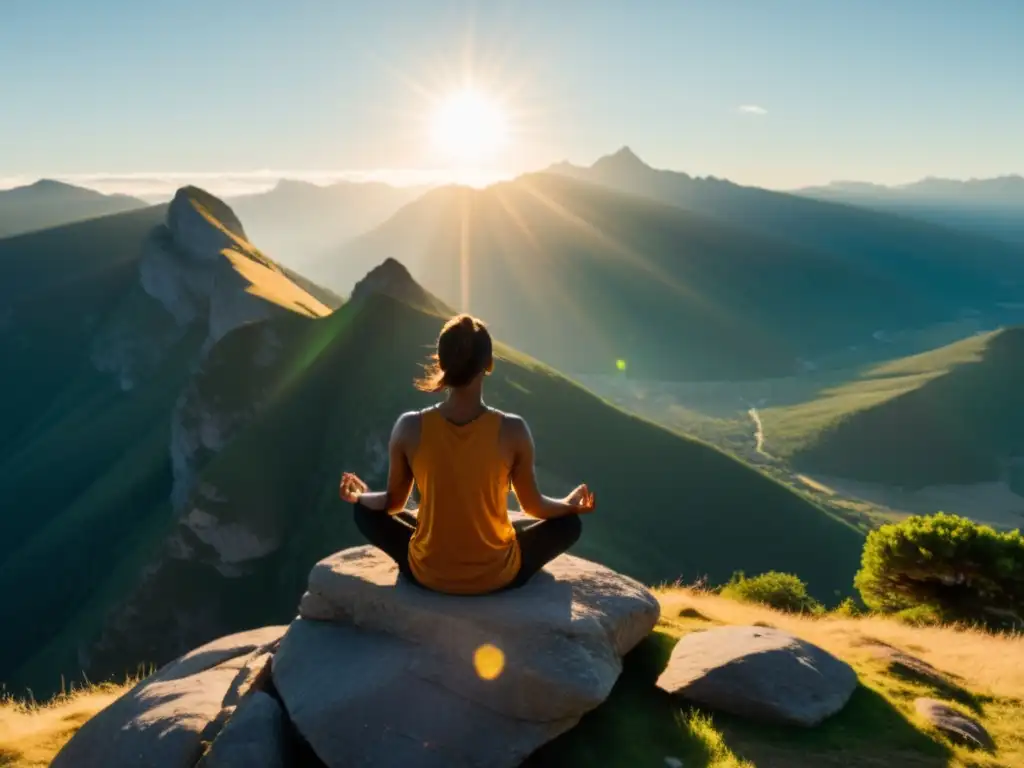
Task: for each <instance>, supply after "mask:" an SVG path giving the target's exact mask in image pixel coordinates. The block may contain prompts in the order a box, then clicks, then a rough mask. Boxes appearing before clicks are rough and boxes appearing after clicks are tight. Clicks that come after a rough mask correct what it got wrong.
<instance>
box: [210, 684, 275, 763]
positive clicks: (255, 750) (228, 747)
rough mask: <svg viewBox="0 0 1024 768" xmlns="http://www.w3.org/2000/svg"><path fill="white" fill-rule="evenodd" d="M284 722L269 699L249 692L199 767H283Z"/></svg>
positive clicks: (256, 692) (270, 697)
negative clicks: (249, 694)
mask: <svg viewBox="0 0 1024 768" xmlns="http://www.w3.org/2000/svg"><path fill="white" fill-rule="evenodd" d="M287 722H288V721H287V719H286V718H285V714H284V710H283V709H282V708H281V705H280V704H278V703H277V700H276V699H275V698H274V697H273V696H270V695H268V694H266V693H264V692H263V691H255V692H253V694H252V695H251V696H249V697H247V698H246V699H245V700H244V701H243V702H242V703H241V704H239V705H238V708H237V709H236V710H235V713H234V714H233V715H232V716H231V719H230V720H229V721H228V723H227V725H225V726H224V729H223V730H222V731H221V732H220V733H219V734H218V735H217V738H216V739H215V740H214V742H213V744H212V745H210V749H209V751H208V752H207V753H206V754H205V755H204V756H203V759H202V760H200V761H199V768H285V766H286V765H287V758H286V753H287V751H288V735H287V727H288V726H287Z"/></svg>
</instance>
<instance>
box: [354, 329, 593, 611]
mask: <svg viewBox="0 0 1024 768" xmlns="http://www.w3.org/2000/svg"><path fill="white" fill-rule="evenodd" d="M436 360H437V363H436V364H435V365H433V366H431V368H430V369H429V371H428V375H427V376H426V377H424V378H423V379H421V380H420V381H418V382H417V386H418V387H419V388H420V389H422V390H424V391H427V392H441V391H447V393H448V397H447V399H446V400H445V401H444V402H443V403H441V404H439V405H437V406H435V407H434V408H430V409H427V410H425V411H420V412H413V413H406V414H403V415H402V416H401V417H399V419H398V421H397V422H396V423H395V427H394V429H393V430H392V433H391V441H390V444H389V447H388V448H389V459H390V461H389V467H388V489H387V491H383V492H376V493H374V492H371V491H370V490H369V488H368V487H367V485H366V483H364V482H363V481H362V480H360V479H359V478H358V477H357V476H355V475H354V474H352V473H348V472H346V473H345V474H344V475H343V476H342V481H341V489H340V493H341V497H342V499H344V500H345V501H348V502H351V503H353V504H355V520H356V524H357V525H358V526H359V530H360V531H361V532H362V533H363V535H364V536H365V537H366V538H367V539H368V540H369V541H370V543H372V544H374V545H376V546H377V547H379V548H380V549H381V550H383V551H384V552H385V553H386V554H388V555H389V556H390V557H391V558H393V559H394V560H395V562H396V563H397V564H398V567H399V569H400V570H401V572H402V573H403V574H405V575H406V576H407V577H408V578H410V579H412V580H413V581H415V582H417V583H418V584H420V585H421V586H424V587H427V588H429V589H433V590H436V591H439V592H448V593H453V594H484V593H488V592H494V591H496V590H499V589H505V588H509V587H517V586H521V585H522V584H525V583H526V582H527V580H529V579H530V577H531V576H532V575H533V574H535V573H536V572H537V571H539V570H540V569H541V568H543V566H544V564H545V563H547V562H549V561H550V560H551V559H553V558H554V557H557V556H558V555H559V554H561V553H562V552H565V551H566V550H567V549H568V548H569V547H571V546H572V545H573V543H575V541H576V540H577V539H578V538H579V536H580V530H581V524H580V520H579V515H580V514H582V513H585V512H591V511H593V509H594V495H593V494H592V493H591V492H590V490H589V489H588V488H587V486H586V485H581V486H579V487H578V488H576V489H575V490H574V491H573V492H572V493H570V494H569V495H568V496H566V497H565V498H563V499H553V498H550V497H547V496H544V495H542V494H541V493H540V490H539V488H538V487H537V478H536V472H535V467H534V445H533V437H532V436H531V435H530V430H529V428H528V427H527V426H526V422H525V421H524V420H523V419H521V418H519V417H518V416H513V415H510V414H503V413H501V412H499V411H496V410H494V409H492V408H488V407H487V406H486V405H485V404H484V402H483V397H482V391H483V381H484V378H485V377H486V376H487V375H488V374H490V372H491V371H492V370H493V368H494V359H493V355H492V351H491V337H490V334H489V333H488V331H487V327H486V326H485V325H484V324H483V323H482V322H480V321H479V320H477V319H475V318H473V317H470V316H468V315H460V316H458V317H455V318H452V319H451V320H450V321H448V322H447V323H446V324H445V326H444V328H443V329H442V331H441V335H440V336H439V337H438V343H437V355H436ZM413 483H415V484H416V485H417V486H418V487H419V490H420V509H419V513H418V515H417V516H413V515H411V514H410V513H408V512H406V511H404V507H405V504H406V502H407V501H408V499H409V494H410V493H411V492H412V487H413ZM510 488H511V489H512V490H514V491H515V494H516V496H517V497H518V499H519V502H520V504H521V505H522V508H523V511H524V512H525V513H526V514H527V515H528V516H529V518H532V519H529V518H528V519H527V520H524V521H516V522H515V523H514V524H513V523H511V522H510V521H509V517H508V508H507V504H506V500H507V498H508V491H509V489H510Z"/></svg>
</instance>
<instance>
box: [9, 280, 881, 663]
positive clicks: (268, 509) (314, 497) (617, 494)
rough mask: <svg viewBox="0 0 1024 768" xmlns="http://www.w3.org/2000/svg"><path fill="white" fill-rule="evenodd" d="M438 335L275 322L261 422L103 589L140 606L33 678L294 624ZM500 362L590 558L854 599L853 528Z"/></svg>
mask: <svg viewBox="0 0 1024 768" xmlns="http://www.w3.org/2000/svg"><path fill="white" fill-rule="evenodd" d="M357 293H360V292H359V291H357ZM441 322H442V318H441V317H439V316H437V315H434V314H430V313H427V312H424V311H421V310H419V309H416V308H414V307H411V306H409V305H408V304H406V303H404V302H403V301H399V300H396V299H393V298H391V297H389V296H386V295H382V294H380V293H373V294H362V295H359V296H357V297H356V298H355V299H353V301H352V302H350V303H349V304H346V305H345V306H344V307H342V308H341V309H340V310H338V311H336V312H335V313H334V314H332V315H331V316H329V317H327V318H323V319H320V320H315V321H308V320H304V319H301V318H297V319H295V320H287V321H285V320H273V321H269V323H270V324H271V325H274V326H275V329H276V333H277V334H278V336H279V337H280V338H282V339H285V340H286V347H287V349H288V350H289V351H288V353H287V354H285V355H284V356H282V357H281V358H280V360H279V362H278V363H277V364H276V365H275V366H273V367H272V369H268V371H267V373H266V375H267V376H268V377H269V378H270V379H271V380H272V381H273V382H274V383H273V385H272V387H271V388H270V389H271V391H272V392H273V394H272V396H271V397H270V398H269V400H268V401H267V405H266V406H265V407H264V410H263V411H262V413H261V415H260V417H259V418H258V419H256V420H254V421H252V422H251V423H250V424H249V425H248V426H246V427H245V428H244V429H243V430H242V431H241V432H240V433H239V434H238V435H237V436H236V437H235V439H233V440H232V441H231V443H230V444H228V445H227V446H226V447H225V448H224V449H223V450H222V451H221V452H220V453H218V454H217V455H216V457H214V458H213V459H212V460H211V461H210V463H209V464H208V465H207V466H206V467H205V468H204V469H203V470H202V472H201V475H200V478H199V481H198V483H197V485H196V490H195V492H194V493H193V494H192V495H191V496H190V498H189V500H188V503H187V504H186V505H184V507H183V512H182V513H181V515H180V516H179V518H178V520H177V523H176V524H175V525H174V526H173V529H172V530H171V531H170V532H169V533H168V534H167V536H166V538H165V539H164V543H163V544H162V545H161V549H160V554H159V556H158V557H155V558H151V559H148V560H147V566H146V578H145V579H144V580H141V581H139V580H138V578H137V575H136V574H133V573H118V574H116V575H115V576H114V577H112V578H116V579H121V580H124V583H121V584H119V585H108V591H109V593H110V594H114V593H117V592H119V591H123V589H124V587H125V583H129V584H130V585H131V590H130V594H129V596H127V597H126V598H123V599H122V600H121V601H117V602H112V603H110V604H108V605H107V606H106V608H107V609H109V613H108V614H107V618H106V620H105V622H104V623H103V626H102V627H101V628H100V631H99V632H98V634H93V633H95V632H96V622H95V619H94V617H95V616H96V615H97V611H98V609H99V606H96V605H91V606H86V607H85V608H83V611H82V612H80V613H79V614H78V615H77V616H76V617H74V618H72V619H70V620H69V625H68V626H69V629H68V630H66V631H65V633H63V635H62V636H60V637H57V638H55V640H54V641H53V642H52V643H51V644H50V646H49V647H47V648H46V649H45V650H44V651H43V652H42V653H41V654H40V655H38V656H37V657H35V658H34V659H32V660H30V661H29V662H28V663H27V666H26V667H25V668H24V670H23V673H22V674H23V675H26V676H27V675H28V674H29V673H30V672H34V671H36V670H41V669H49V670H52V669H57V668H59V669H67V668H68V666H69V665H70V666H71V667H72V668H73V665H74V662H75V659H77V658H79V656H80V655H81V657H83V658H88V659H89V662H90V665H89V671H90V673H91V675H92V676H93V677H97V676H104V675H107V674H113V673H117V672H119V671H122V670H123V669H124V665H125V663H126V661H128V660H138V659H157V660H162V659H164V658H168V657H170V656H171V655H173V654H175V653H177V652H178V651H179V650H180V648H181V647H184V646H185V645H189V644H190V643H193V644H194V642H195V641H197V640H198V639H200V638H206V637H213V636H215V635H216V634H218V633H222V632H224V631H229V630H231V629H233V628H237V627H243V626H252V625H253V623H254V622H266V621H276V620H278V619H287V618H288V617H290V616H291V615H292V614H293V613H294V610H295V605H296V600H297V598H298V596H299V595H300V594H301V593H302V591H303V589H304V584H305V578H306V574H307V573H308V569H309V567H310V565H311V563H313V562H315V561H316V560H317V559H319V558H321V557H323V556H324V555H326V554H328V553H330V552H332V551H335V550H337V549H339V548H341V547H345V546H349V545H352V544H355V543H358V541H359V537H358V534H357V532H356V530H355V527H354V525H353V523H352V520H351V510H350V508H349V507H348V506H347V505H345V504H343V503H342V502H341V501H340V500H339V499H338V497H337V483H338V478H339V476H340V472H341V470H342V469H345V468H348V469H351V470H354V471H357V472H359V473H360V474H361V475H363V476H364V477H365V478H366V479H367V480H368V481H370V482H371V483H374V484H380V483H382V482H383V481H384V475H385V472H386V444H387V437H388V434H389V432H390V427H391V425H392V423H393V420H394V419H395V417H396V416H397V414H398V413H400V412H402V411H404V410H407V409H409V408H414V407H422V406H425V405H427V404H428V403H429V402H430V398H429V397H427V396H425V395H422V394H421V393H418V392H416V391H415V390H414V389H413V388H412V386H411V380H412V378H413V377H414V376H415V375H417V373H418V372H419V367H418V364H419V362H420V361H421V360H422V359H423V356H424V353H425V351H426V350H427V349H428V348H429V345H430V343H431V341H432V339H433V338H434V337H435V336H436V334H437V331H438V328H439V327H440V324H441ZM285 323H286V324H287V327H285V325H284V324H285ZM258 332H259V329H258V328H257V327H255V326H247V327H244V328H239V329H237V330H236V331H234V332H232V334H230V335H229V336H227V337H225V339H224V340H223V341H222V342H221V343H220V344H219V345H218V347H217V348H216V349H215V350H214V352H215V353H216V355H215V356H216V359H217V361H218V362H217V368H216V370H215V369H214V367H213V364H212V363H211V365H210V366H209V367H208V368H207V369H206V372H205V374H204V375H203V376H202V379H203V382H202V386H204V387H210V388H213V389H216V390H219V391H220V392H222V393H223V396H224V397H225V398H230V397H232V395H231V393H232V392H234V391H236V387H237V383H238V382H239V381H244V380H245V378H246V376H247V375H248V369H247V365H246V361H247V360H248V359H249V356H250V351H249V350H248V346H249V344H250V343H251V337H253V336H254V334H256V333H258ZM498 357H499V361H498V366H497V370H496V372H495V374H494V375H493V376H492V377H491V379H490V380H489V382H488V401H489V402H490V403H492V404H493V405H495V406H497V407H499V408H502V409H506V410H509V411H513V412H518V413H522V414H524V415H526V417H527V418H528V419H529V421H530V423H531V425H532V428H533V431H534V435H535V438H536V440H537V443H538V463H539V470H540V473H541V476H542V478H543V480H544V482H545V486H546V487H545V490H546V491H547V492H550V493H561V492H566V491H568V490H569V489H570V488H571V487H572V485H573V484H575V483H576V482H579V481H583V480H585V481H587V482H589V483H590V484H591V485H592V487H593V488H594V489H595V491H596V493H597V496H598V499H599V505H600V510H599V512H598V513H597V514H595V515H594V516H593V517H591V518H588V519H587V521H586V523H585V533H584V536H583V539H582V540H581V542H580V545H579V547H578V549H577V551H578V552H579V553H580V554H581V555H584V556H587V557H591V558H595V559H598V560H600V561H602V562H605V563H607V564H609V565H610V566H612V567H614V568H618V569H621V570H624V571H626V572H628V573H631V574H633V575H635V576H637V577H639V578H642V579H645V580H648V581H652V582H659V581H671V580H675V579H677V578H682V579H685V580H693V579H696V578H699V577H701V576H705V575H706V576H708V577H709V578H710V579H712V580H713V581H722V580H725V579H726V578H728V576H729V575H730V574H731V573H732V571H733V570H735V569H738V568H743V569H746V570H748V571H750V572H756V571H762V570H768V569H773V568H782V569H786V570H793V571H796V572H798V573H801V574H802V575H803V576H804V577H805V578H807V579H808V580H809V581H810V583H811V584H812V585H813V586H814V589H815V592H816V593H817V594H818V595H819V596H821V597H823V598H824V599H826V600H833V599H835V593H836V592H837V591H838V592H842V593H846V592H848V591H849V589H850V578H851V574H852V573H853V571H854V570H855V568H856V565H857V562H858V557H859V552H860V548H861V543H862V540H861V537H860V535H859V534H858V533H857V532H855V531H854V530H853V529H851V528H849V527H847V526H846V525H845V524H844V523H842V522H840V521H837V520H835V519H833V518H832V517H829V516H828V515H827V514H825V513H824V512H823V511H822V510H820V509H819V508H817V507H816V506H814V505H812V504H810V503H809V502H807V501H806V500H804V499H803V498H802V497H800V496H798V495H796V494H794V493H793V492H791V491H790V490H788V489H787V488H785V487H784V486H782V485H780V484H777V483H775V482H773V481H772V480H770V479H768V478H766V477H765V476H763V475H761V474H760V473H758V472H756V471H755V470H753V469H751V468H750V467H748V466H746V465H744V464H742V463H741V462H739V461H737V460H735V459H733V458H731V457H729V456H727V455H725V454H723V453H721V452H719V451H717V450H715V449H713V448H711V447H709V446H707V445H705V444H703V443H700V442H697V441H694V440H692V439H688V438H685V437H682V436H680V435H678V434H675V433H672V432H669V431H667V430H664V429H662V428H660V427H657V426H655V425H653V424H651V423H649V422H646V421H643V420H641V419H638V418H636V417H633V416H630V415H628V414H626V413H624V412H622V411H619V410H617V409H616V408H614V407H612V406H610V405H609V404H607V403H606V402H604V401H602V400H600V399H598V398H597V397H595V396H594V395H592V394H590V393H589V392H587V391H585V390H583V389H582V388H580V387H579V386H578V385H576V384H574V383H573V382H571V381H570V380H568V379H566V378H564V377H563V376H561V375H560V374H558V373H557V372H555V371H553V370H551V369H550V368H548V367H546V366H544V365H542V364H539V363H537V362H536V361H534V360H532V359H530V358H527V357H524V356H522V355H520V354H519V353H517V352H515V351H513V350H511V349H509V348H507V347H505V346H499V352H498ZM111 606H113V607H111ZM171 606H173V608H171ZM87 638H88V640H87ZM83 642H88V643H89V645H88V647H87V649H86V650H83V648H82V645H81V644H82V643H83ZM35 679H38V678H35Z"/></svg>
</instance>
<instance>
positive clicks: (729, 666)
mask: <svg viewBox="0 0 1024 768" xmlns="http://www.w3.org/2000/svg"><path fill="white" fill-rule="evenodd" d="M658 687H659V688H662V689H663V690H665V691H668V692H669V693H672V694H675V695H678V696H680V697H681V698H684V699H686V700H688V701H691V702H693V703H695V704H699V705H702V706H707V707H710V708H712V709H718V710H722V711H724V712H730V713H732V714H735V715H741V716H745V717H750V718H753V719H757V720H761V721H764V722H770V723H777V724H782V725H799V726H805V727H807V726H814V725H817V724H818V723H820V722H822V721H823V720H825V719H826V718H828V717H831V716H832V715H834V714H835V713H836V712H838V711H839V710H841V709H842V708H843V707H844V706H845V705H846V702H847V701H849V699H850V696H851V695H852V694H853V691H854V690H855V689H856V687H857V673H856V672H854V671H853V668H852V667H850V666H849V665H848V664H846V663H845V662H843V661H840V660H839V659H837V658H836V657H835V656H833V655H832V654H830V653H828V652H827V651H825V650H823V649H821V648H819V647H817V646H815V645H812V644H811V643H808V642H805V641H803V640H800V639H798V638H796V637H794V636H793V635H790V634H788V633H786V632H783V631H781V630H778V629H772V628H768V627H720V628H716V629H709V630H706V631H702V632H694V633H692V634H689V635H686V636H685V637H683V638H682V639H681V640H680V641H679V642H678V643H677V644H676V646H675V648H674V649H673V651H672V656H671V657H670V659H669V663H668V666H667V667H666V669H665V671H664V672H662V674H661V676H660V677H659V678H658Z"/></svg>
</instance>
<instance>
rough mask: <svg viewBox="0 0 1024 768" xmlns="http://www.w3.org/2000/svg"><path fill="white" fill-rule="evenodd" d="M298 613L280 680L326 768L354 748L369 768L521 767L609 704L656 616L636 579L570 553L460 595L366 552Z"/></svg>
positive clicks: (329, 574)
mask: <svg viewBox="0 0 1024 768" xmlns="http://www.w3.org/2000/svg"><path fill="white" fill-rule="evenodd" d="M300 615H301V617H302V618H301V619H300V620H298V621H296V622H295V623H293V624H292V626H291V628H290V629H289V631H288V633H287V635H286V636H285V638H284V640H283V641H282V646H281V650H280V652H279V653H278V654H277V656H275V658H274V664H273V675H274V682H275V684H276V687H277V689H278V690H279V691H280V693H281V696H282V698H283V700H284V702H285V705H286V706H287V708H288V711H289V713H290V715H291V717H292V719H293V720H294V721H295V724H296V726H297V727H298V729H299V731H300V732H301V733H302V734H303V735H304V736H305V738H306V739H307V740H308V741H309V743H310V745H311V746H312V748H313V749H314V750H315V751H316V753H317V754H318V755H319V756H320V758H321V759H322V760H324V761H325V762H326V763H327V764H328V765H332V766H333V765H347V764H348V763H347V762H346V757H345V755H346V751H345V750H346V749H348V750H351V749H353V748H354V747H355V748H357V749H358V751H359V753H360V754H361V755H363V760H364V762H362V763H361V764H363V765H382V766H383V765H395V764H415V765H438V766H440V765H495V766H500V765H509V766H511V765H517V764H518V762H519V761H520V760H521V759H522V758H523V757H525V756H526V755H527V754H529V753H530V752H532V751H533V750H534V749H536V748H537V747H538V746H540V745H541V744H543V743H544V742H546V741H548V740H550V739H551V738H553V737H554V736H556V735H557V734H559V733H561V732H563V731H565V730H566V729H568V728H570V727H571V726H572V725H573V724H575V723H576V722H577V721H578V720H579V718H580V717H581V716H582V715H584V714H585V713H586V712H588V711H590V710H592V709H593V708H594V707H596V706H598V705H599V704H600V703H601V702H603V701H604V700H605V698H607V696H608V694H609V693H610V692H611V689H612V686H613V685H614V684H615V681H616V680H617V679H618V676H619V674H620V672H621V671H622V661H621V659H622V656H623V654H625V653H626V652H628V651H629V650H630V649H632V648H633V647H634V646H635V645H636V644H637V643H639V642H640V641H641V640H642V639H643V638H644V637H645V636H646V635H647V634H648V633H649V632H650V631H651V629H652V628H653V627H654V624H655V623H656V622H657V620H658V616H659V607H658V603H657V601H656V600H655V599H654V597H653V595H651V593H650V592H649V591H648V590H647V589H646V588H644V587H643V586H642V585H640V584H639V583H637V582H636V581H633V580H632V579H629V578H627V577H625V576H622V575H620V574H618V573H615V572H614V571H611V570H609V569H607V568H605V567H603V566H600V565H597V564H595V563H591V562H588V561H585V560H581V559H579V558H575V557H571V556H568V555H563V556H562V557H559V558H558V559H556V560H555V561H554V562H552V563H550V564H549V565H548V567H547V568H546V569H545V571H544V572H542V573H541V574H539V575H538V576H537V577H536V578H535V579H534V580H533V581H532V582H531V583H530V584H528V585H526V586H525V587H523V588H521V589H517V590H511V591H509V592H504V593H499V594H495V595H490V596H487V597H485V598H481V597H452V596H449V595H439V594H436V593H432V592H428V591H426V590H423V589H420V588H418V587H415V586H412V585H411V584H409V583H407V582H405V581H404V580H401V579H399V578H398V572H397V569H396V567H395V566H394V563H393V562H392V561H391V560H389V559H388V558H387V557H385V556H384V555H382V554H381V553H380V552H379V551H377V550H375V549H373V548H371V547H358V548H355V549H350V550H345V551H344V552H340V553H338V554H336V555H334V556H332V557H329V558H327V559H325V560H323V561H321V562H320V563H318V564H317V565H316V566H315V567H314V568H313V570H312V572H311V573H310V577H309V591H308V592H307V593H306V594H305V595H304V596H303V598H302V602H301V605H300ZM324 669H331V670H333V671H332V675H333V676H332V678H331V679H330V680H326V679H325V678H324V677H323V670H324ZM403 691H405V692H407V693H404V694H403V693H402V692H403ZM396 697H397V698H400V700H401V701H402V702H403V706H402V708H401V710H400V712H396V710H395V708H394V702H395V701H396ZM341 724H344V725H341ZM346 745H347V746H346ZM424 745H429V746H424ZM349 754H350V753H349ZM396 755H400V756H401V758H402V759H400V760H398V762H397V763H396V758H395V756H396Z"/></svg>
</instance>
